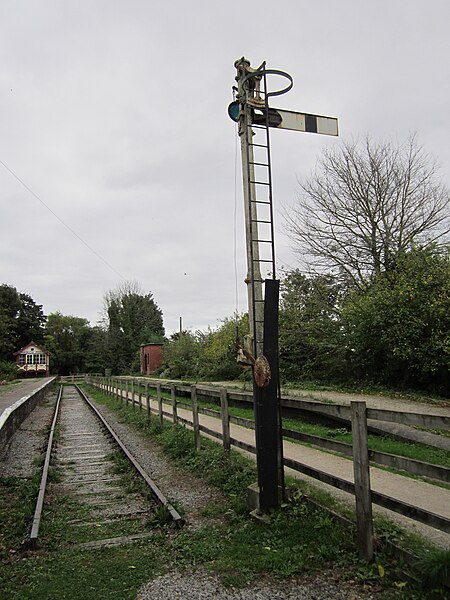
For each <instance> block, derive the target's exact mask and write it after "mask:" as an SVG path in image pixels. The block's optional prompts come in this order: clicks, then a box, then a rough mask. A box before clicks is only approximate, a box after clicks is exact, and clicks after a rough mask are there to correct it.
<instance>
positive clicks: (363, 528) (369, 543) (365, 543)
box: [350, 401, 373, 561]
mask: <svg viewBox="0 0 450 600" xmlns="http://www.w3.org/2000/svg"><path fill="white" fill-rule="evenodd" d="M350 406H351V413H352V437H353V471H354V475H355V500H356V526H357V531H358V555H359V558H361V559H362V560H366V561H371V560H372V559H373V522H372V501H371V493H370V471H369V450H368V447H367V411H366V403H365V402H361V401H352V402H351V403H350Z"/></svg>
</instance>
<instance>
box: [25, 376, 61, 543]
mask: <svg viewBox="0 0 450 600" xmlns="http://www.w3.org/2000/svg"><path fill="white" fill-rule="evenodd" d="M62 393H63V386H60V388H59V392H58V398H57V400H56V405H55V412H54V413H53V420H52V425H51V427H50V433H49V436H48V442H47V451H46V453H45V460H44V466H43V468H42V475H41V483H40V486H39V493H38V497H37V501H36V508H35V510H34V517H33V524H32V526H31V533H30V537H29V538H28V544H29V546H31V547H34V546H35V545H36V541H37V538H38V535H39V527H40V525H41V517H42V508H43V506H44V497H45V489H46V487H47V478H48V470H49V467H50V458H51V454H52V448H53V437H54V433H55V428H56V421H57V419H58V414H59V407H60V404H61V398H62Z"/></svg>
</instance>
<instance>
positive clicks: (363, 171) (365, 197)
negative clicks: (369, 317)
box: [285, 135, 449, 288]
mask: <svg viewBox="0 0 450 600" xmlns="http://www.w3.org/2000/svg"><path fill="white" fill-rule="evenodd" d="M438 171H439V169H438V166H437V164H436V162H435V160H434V159H433V158H432V157H431V156H430V155H428V154H427V153H425V152H424V150H423V148H422V147H420V146H419V145H418V144H417V140H416V136H415V135H412V136H410V137H409V139H408V140H407V141H406V142H405V143H404V144H400V145H398V146H394V145H392V144H389V143H375V142H373V141H372V140H371V139H370V138H366V140H365V142H364V143H363V144H361V145H359V144H358V143H357V142H351V143H350V142H347V143H343V144H342V145H341V146H339V147H335V148H334V149H332V150H325V151H324V153H323V155H322V156H321V158H320V159H319V161H318V164H317V167H316V171H315V172H314V173H313V174H312V176H311V177H310V178H309V179H307V180H306V181H305V182H304V183H301V184H300V192H299V195H298V201H297V204H296V205H295V206H294V207H292V208H291V209H290V210H289V211H285V225H286V229H287V231H288V232H289V234H290V235H291V237H292V239H293V240H294V243H295V245H296V248H297V250H299V251H300V252H301V253H302V254H303V255H306V256H305V258H306V260H307V261H308V262H310V263H312V264H313V265H316V266H319V267H322V268H323V267H326V268H333V269H334V270H338V271H339V272H340V273H341V274H343V275H346V276H347V277H349V278H350V279H351V280H352V281H353V283H354V284H355V285H357V286H358V287H360V288H364V287H365V286H366V285H367V283H368V281H370V279H371V278H372V277H373V276H374V275H375V274H377V273H380V272H383V271H386V270H389V268H390V266H391V265H392V264H393V262H394V260H395V257H396V255H397V254H398V253H399V252H400V251H402V250H407V249H408V248H410V247H411V246H412V244H414V243H416V244H419V243H420V244H427V243H431V242H436V241H438V240H441V241H442V240H444V239H445V237H446V236H447V234H448V231H449V227H448V217H449V195H448V189H447V188H446V187H445V186H444V185H443V184H442V182H441V181H440V179H439V176H438V175H439V174H438Z"/></svg>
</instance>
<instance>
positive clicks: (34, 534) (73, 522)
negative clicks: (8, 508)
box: [26, 385, 183, 548]
mask: <svg viewBox="0 0 450 600" xmlns="http://www.w3.org/2000/svg"><path fill="white" fill-rule="evenodd" d="M130 466H132V468H130ZM169 520H171V521H172V522H173V523H174V524H175V525H176V526H180V525H182V523H183V519H182V518H181V516H180V515H179V513H178V512H177V511H176V509H175V508H174V507H173V506H172V505H171V504H170V502H169V501H168V500H167V499H166V498H165V496H164V495H163V494H162V492H161V491H160V490H159V489H158V487H157V486H156V485H155V483H154V482H153V481H152V480H151V479H150V477H149V476H148V475H147V473H146V472H145V471H144V469H143V468H142V467H141V466H140V464H139V463H138V461H137V460H136V458H135V457H133V456H132V455H131V453H130V452H129V451H128V449H127V448H126V446H125V444H124V443H123V442H122V441H121V440H120V438H119V437H118V436H117V434H116V433H115V432H114V430H113V429H112V428H111V426H110V425H109V424H108V423H107V421H106V420H105V418H104V417H103V416H102V415H101V414H100V412H99V411H98V410H97V409H96V407H95V406H94V405H93V404H92V403H91V402H90V400H89V399H88V397H87V396H86V395H85V394H84V392H83V391H82V390H81V389H80V388H78V386H74V385H70V386H61V388H60V391H59V394H58V399H57V402H56V405H55V413H54V416H53V421H52V425H51V428H50V433H49V439H48V446H47V451H46V456H45V461H44V466H43V469H42V479H41V484H40V489H39V494H38V497H37V502H36V509H35V514H34V518H33V524H32V528H31V533H30V536H29V539H28V540H27V543H26V546H27V547H31V548H35V547H36V546H37V545H39V546H44V547H45V546H50V547H55V546H56V547H59V546H64V545H71V544H77V545H82V546H86V547H99V546H105V545H117V544H121V543H128V542H130V541H134V540H137V539H142V538H145V537H150V536H152V535H153V534H154V531H155V527H158V526H159V525H161V524H162V523H165V522H167V521H169Z"/></svg>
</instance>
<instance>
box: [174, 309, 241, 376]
mask: <svg viewBox="0 0 450 600" xmlns="http://www.w3.org/2000/svg"><path fill="white" fill-rule="evenodd" d="M237 333H239V337H240V338H242V337H243V336H244V335H246V334H247V333H248V317H247V315H241V316H235V317H233V318H225V319H224V320H223V321H222V325H221V326H220V327H218V328H217V329H208V331H207V332H206V333H202V332H196V333H195V334H194V333H192V332H190V331H183V332H182V333H175V334H174V335H172V337H171V338H170V340H168V341H167V342H166V344H165V346H164V362H165V366H166V369H167V371H166V374H167V375H168V376H169V377H173V378H186V379H216V380H222V379H235V378H237V377H239V376H240V375H241V373H242V370H241V368H240V367H239V366H238V364H237V362H236V335H237Z"/></svg>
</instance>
